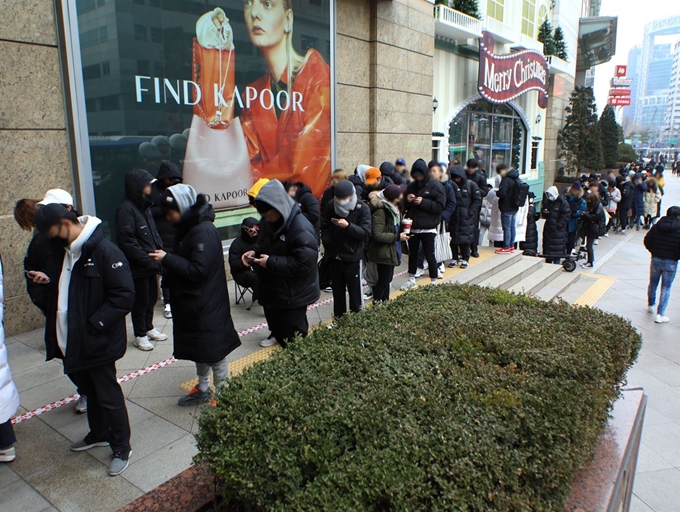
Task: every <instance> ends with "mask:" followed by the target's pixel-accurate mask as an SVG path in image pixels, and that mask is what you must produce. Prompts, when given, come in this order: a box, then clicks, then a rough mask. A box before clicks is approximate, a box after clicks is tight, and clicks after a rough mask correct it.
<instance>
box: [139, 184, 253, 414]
mask: <svg viewBox="0 0 680 512" xmlns="http://www.w3.org/2000/svg"><path fill="white" fill-rule="evenodd" d="M161 202H162V204H163V207H164V208H165V209H166V211H167V216H168V218H169V219H170V221H171V222H172V223H173V224H175V225H176V226H177V239H176V241H175V247H174V252H173V253H166V252H165V251H163V250H159V251H156V252H154V253H153V254H152V258H153V259H154V260H155V261H157V262H160V263H162V264H163V267H164V268H166V269H167V270H168V272H167V277H168V281H169V285H170V296H171V297H172V304H173V305H174V306H175V317H174V319H173V322H172V333H173V347H174V353H173V355H174V356H175V358H177V359H186V360H189V361H193V362H195V363H196V374H197V375H198V384H197V385H196V386H195V387H194V388H193V389H192V390H191V391H189V394H188V395H187V396H184V397H182V398H180V399H179V402H178V404H179V405H181V406H190V405H195V404H198V403H205V402H208V401H209V400H210V399H211V398H212V393H211V392H210V370H211V369H212V371H213V382H214V383H215V387H217V388H219V387H220V386H221V385H223V384H224V383H225V381H226V379H227V376H228V374H229V370H228V367H227V360H226V357H227V355H228V354H229V353H231V352H232V351H233V350H234V349H235V348H237V347H239V346H240V345H241V340H240V339H239V337H238V334H236V329H234V322H233V321H232V319H231V311H230V307H229V292H228V290H227V276H226V273H225V271H224V255H223V253H222V240H221V239H220V234H219V233H218V232H217V228H216V227H215V225H214V224H213V222H214V221H215V212H214V210H213V208H212V206H211V205H210V203H208V199H207V196H205V195H203V194H201V195H197V194H196V191H195V190H194V189H193V187H191V186H190V185H182V184H179V185H174V186H172V187H169V188H168V189H167V190H166V191H165V192H163V197H162V200H161Z"/></svg>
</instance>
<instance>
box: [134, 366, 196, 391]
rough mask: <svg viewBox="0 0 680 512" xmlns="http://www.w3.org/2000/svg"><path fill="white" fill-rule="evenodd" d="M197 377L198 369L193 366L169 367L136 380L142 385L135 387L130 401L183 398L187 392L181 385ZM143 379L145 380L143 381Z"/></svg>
mask: <svg viewBox="0 0 680 512" xmlns="http://www.w3.org/2000/svg"><path fill="white" fill-rule="evenodd" d="M195 376H196V367H195V365H192V366H175V365H172V366H168V367H166V368H161V369H159V370H156V371H153V372H151V373H148V374H146V375H143V376H141V377H139V378H138V379H135V380H137V381H139V382H141V383H142V384H140V385H135V386H134V387H133V388H132V391H131V392H130V395H129V397H130V399H135V398H152V397H162V396H166V397H167V396H174V397H178V398H179V397H180V396H183V395H184V394H185V393H186V392H185V391H184V390H183V389H182V388H181V387H180V384H182V383H183V382H186V381H188V380H191V379H193V378H194V377H195ZM142 379H143V380H142Z"/></svg>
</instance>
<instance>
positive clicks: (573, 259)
mask: <svg viewBox="0 0 680 512" xmlns="http://www.w3.org/2000/svg"><path fill="white" fill-rule="evenodd" d="M537 256H538V257H539V258H543V259H546V260H561V259H564V261H562V268H563V269H564V270H565V271H566V272H573V271H574V270H576V266H577V265H578V262H579V261H580V260H586V259H588V252H587V251H586V248H585V247H582V246H580V244H579V249H578V251H577V252H576V254H574V253H569V254H560V255H554V254H538V255H537Z"/></svg>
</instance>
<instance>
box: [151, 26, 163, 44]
mask: <svg viewBox="0 0 680 512" xmlns="http://www.w3.org/2000/svg"><path fill="white" fill-rule="evenodd" d="M151 41H152V42H154V43H162V42H163V31H162V30H161V29H160V28H158V27H151Z"/></svg>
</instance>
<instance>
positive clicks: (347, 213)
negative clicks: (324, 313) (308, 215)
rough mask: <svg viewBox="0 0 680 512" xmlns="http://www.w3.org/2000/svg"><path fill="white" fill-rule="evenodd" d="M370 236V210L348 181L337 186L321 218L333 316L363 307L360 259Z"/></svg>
mask: <svg viewBox="0 0 680 512" xmlns="http://www.w3.org/2000/svg"><path fill="white" fill-rule="evenodd" d="M370 237H371V211H370V210H369V208H368V206H367V205H366V204H365V203H364V202H362V201H360V200H359V199H358V198H357V194H356V190H355V188H354V187H353V186H352V184H351V183H350V182H349V181H340V182H339V183H338V184H337V185H335V198H334V199H333V201H332V202H331V203H330V204H329V205H328V206H327V207H326V210H325V211H324V212H323V217H322V218H321V239H322V240H323V246H324V250H325V251H326V252H325V257H326V258H327V259H328V264H329V267H330V274H331V283H332V284H331V287H332V288H333V315H334V316H335V318H340V317H341V316H343V315H344V314H345V313H347V300H346V299H345V293H347V294H348V295H349V309H350V311H351V312H352V313H358V312H359V311H361V309H362V307H363V301H362V291H361V261H362V260H363V259H364V253H365V249H366V243H367V242H368V241H369V240H370Z"/></svg>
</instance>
